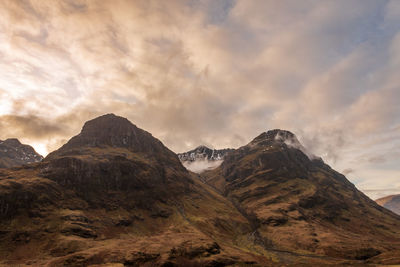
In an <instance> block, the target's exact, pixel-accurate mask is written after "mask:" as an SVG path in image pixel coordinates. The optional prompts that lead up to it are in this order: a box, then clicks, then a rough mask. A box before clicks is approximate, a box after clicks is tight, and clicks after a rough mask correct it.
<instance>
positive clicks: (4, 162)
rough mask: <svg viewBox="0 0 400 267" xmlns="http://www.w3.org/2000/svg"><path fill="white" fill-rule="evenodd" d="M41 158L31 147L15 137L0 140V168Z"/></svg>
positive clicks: (37, 160) (36, 160)
mask: <svg viewBox="0 0 400 267" xmlns="http://www.w3.org/2000/svg"><path fill="white" fill-rule="evenodd" d="M42 159H43V157H42V156H41V155H39V154H38V153H37V152H36V151H35V150H34V149H33V147H31V146H29V145H24V144H21V142H20V141H19V140H18V139H16V138H9V139H6V140H4V141H2V140H0V168H10V167H16V166H20V165H24V164H29V163H35V162H40V161H41V160H42Z"/></svg>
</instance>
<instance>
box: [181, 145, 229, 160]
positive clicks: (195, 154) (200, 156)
mask: <svg viewBox="0 0 400 267" xmlns="http://www.w3.org/2000/svg"><path fill="white" fill-rule="evenodd" d="M233 150H234V149H231V148H225V149H211V148H208V147H206V146H198V147H196V148H195V149H193V150H190V151H188V152H184V153H178V157H179V159H180V160H181V161H182V162H186V161H196V160H204V159H206V160H210V161H213V160H223V159H224V157H225V155H226V154H227V153H229V152H232V151H233Z"/></svg>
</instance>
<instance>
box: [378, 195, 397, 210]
mask: <svg viewBox="0 0 400 267" xmlns="http://www.w3.org/2000/svg"><path fill="white" fill-rule="evenodd" d="M375 201H376V203H378V204H379V205H381V206H382V207H385V208H387V209H389V210H391V211H393V212H394V213H397V214H399V215H400V195H390V196H386V197H382V198H379V199H377V200H375Z"/></svg>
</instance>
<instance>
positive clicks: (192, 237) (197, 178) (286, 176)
mask: <svg viewBox="0 0 400 267" xmlns="http://www.w3.org/2000/svg"><path fill="white" fill-rule="evenodd" d="M399 222H400V216H398V215H395V214H394V213H392V212H391V211H389V210H386V209H385V208H383V207H381V206H379V205H377V204H376V203H375V202H373V201H372V200H370V199H369V198H368V197H366V196H365V195H364V194H362V193H361V192H360V191H358V190H357V188H356V187H355V186H354V185H353V184H351V183H350V182H349V181H348V180H347V179H346V177H344V176H343V175H341V174H340V173H338V172H336V171H334V170H333V169H331V168H330V167H329V166H328V165H326V164H325V163H324V162H323V161H322V160H321V159H317V158H313V157H309V156H307V155H306V154H305V153H304V152H303V148H302V147H301V145H300V143H299V142H298V141H297V138H296V137H295V135H294V134H292V133H290V132H288V131H282V130H273V131H269V132H266V133H262V134H261V135H259V136H258V137H256V138H255V139H254V140H253V141H251V142H250V143H249V144H247V145H245V146H243V147H241V148H238V149H235V150H232V151H230V152H229V153H227V154H226V155H225V156H224V160H223V162H222V164H221V165H220V166H218V167H216V168H215V169H213V170H208V171H205V172H203V173H201V174H195V173H192V172H190V171H188V170H187V169H186V168H184V167H183V165H182V163H181V161H180V160H179V157H178V155H176V154H175V153H173V152H172V151H171V150H169V149H168V148H167V147H165V146H164V145H163V144H162V143H161V142H160V141H159V140H157V139H156V138H154V137H153V136H152V135H151V134H150V133H148V132H146V131H144V130H141V129H139V128H138V127H136V126H135V125H133V124H132V123H131V122H129V121H128V120H127V119H125V118H122V117H119V116H116V115H113V114H108V115H104V116H101V117H98V118H96V119H94V120H91V121H89V122H87V123H85V125H84V126H83V128H82V131H81V133H80V134H78V135H77V136H75V137H73V138H71V140H70V141H68V142H67V143H66V144H65V145H64V146H62V147H61V148H60V149H58V150H56V151H54V152H53V153H50V154H49V155H48V156H47V157H46V158H45V159H44V160H43V161H41V162H39V163H35V164H31V165H25V166H21V167H17V168H12V169H1V170H0V265H6V266H7V265H12V266H15V265H17V266H28V265H29V266H325V265H333V266H343V265H355V266H364V265H365V266H374V265H377V264H396V263H400V253H399V251H400V223H399Z"/></svg>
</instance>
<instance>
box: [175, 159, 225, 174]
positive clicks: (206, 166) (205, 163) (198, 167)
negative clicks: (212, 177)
mask: <svg viewBox="0 0 400 267" xmlns="http://www.w3.org/2000/svg"><path fill="white" fill-rule="evenodd" d="M222 162H223V160H207V159H204V160H196V161H193V162H191V161H186V162H183V166H185V168H186V169H188V170H190V171H192V172H195V173H201V172H203V171H206V170H212V169H215V168H217V167H218V166H219V165H221V163H222Z"/></svg>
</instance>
